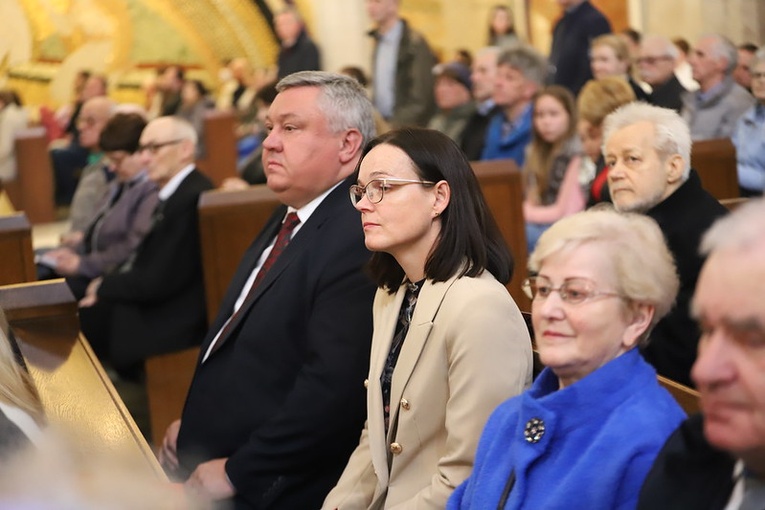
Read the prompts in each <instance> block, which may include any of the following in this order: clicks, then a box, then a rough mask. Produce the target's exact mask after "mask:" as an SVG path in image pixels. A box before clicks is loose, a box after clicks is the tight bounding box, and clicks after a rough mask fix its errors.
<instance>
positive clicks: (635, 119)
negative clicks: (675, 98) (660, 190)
mask: <svg viewBox="0 0 765 510" xmlns="http://www.w3.org/2000/svg"><path fill="white" fill-rule="evenodd" d="M639 122H648V123H650V124H652V125H653V127H654V130H655V132H656V136H655V137H654V148H655V149H656V151H657V152H658V153H659V156H661V157H662V158H663V159H664V158H668V157H670V156H672V155H674V154H679V155H680V157H681V158H683V163H684V165H685V166H684V168H683V177H682V179H683V182H685V181H686V180H687V179H688V176H689V175H690V172H691V131H690V129H689V128H688V123H687V122H685V121H684V120H683V118H682V117H680V115H678V113H677V112H676V111H675V110H671V109H669V108H660V107H658V106H654V105H650V104H647V103H639V102H632V103H627V104H625V105H623V106H620V107H619V108H617V109H616V110H615V111H614V112H613V113H611V114H610V115H608V116H607V117H606V119H605V120H604V121H603V147H605V146H606V144H607V143H608V140H609V139H610V138H611V135H613V134H614V133H615V132H616V131H618V130H620V129H622V128H625V127H628V126H632V125H633V124H637V123H639Z"/></svg>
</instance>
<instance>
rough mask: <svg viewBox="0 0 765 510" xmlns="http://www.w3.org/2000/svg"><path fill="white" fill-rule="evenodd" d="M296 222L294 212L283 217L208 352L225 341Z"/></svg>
mask: <svg viewBox="0 0 765 510" xmlns="http://www.w3.org/2000/svg"><path fill="white" fill-rule="evenodd" d="M298 223H300V218H298V215H297V214H296V213H294V212H291V213H289V214H288V215H287V217H286V218H284V222H283V223H282V228H281V229H280V230H279V233H278V234H277V235H276V242H275V243H274V247H273V248H271V253H269V254H268V257H266V260H265V262H263V265H262V266H261V267H260V271H258V275H257V276H256V277H255V280H254V281H253V282H252V287H250V290H249V291H248V292H247V297H246V298H244V301H242V306H240V307H239V309H238V310H237V311H236V313H234V314H233V315H232V316H231V318H230V319H229V320H228V322H227V323H226V326H225V327H224V328H223V331H221V333H220V335H218V340H217V341H216V342H215V345H214V346H213V348H212V350H211V351H210V354H212V353H214V352H215V351H217V350H218V349H220V347H221V345H223V343H224V342H225V341H226V337H228V334H229V333H230V330H231V328H232V325H233V324H234V321H235V320H236V316H237V315H238V314H239V312H240V311H242V310H244V309H245V307H246V305H247V303H248V302H249V301H250V299H251V298H252V296H253V294H255V290H256V289H257V288H258V285H260V282H261V281H262V280H263V277H265V276H266V273H268V270H269V269H271V266H273V265H274V262H276V259H278V258H279V255H281V254H282V252H283V251H284V248H286V247H287V245H288V244H289V242H290V238H291V237H292V231H293V230H295V227H297V226H298Z"/></svg>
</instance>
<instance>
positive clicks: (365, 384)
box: [364, 379, 369, 388]
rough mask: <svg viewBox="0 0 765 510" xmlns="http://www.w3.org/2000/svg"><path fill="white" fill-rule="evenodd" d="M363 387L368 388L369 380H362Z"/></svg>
mask: <svg viewBox="0 0 765 510" xmlns="http://www.w3.org/2000/svg"><path fill="white" fill-rule="evenodd" d="M364 387H365V388H369V379H364Z"/></svg>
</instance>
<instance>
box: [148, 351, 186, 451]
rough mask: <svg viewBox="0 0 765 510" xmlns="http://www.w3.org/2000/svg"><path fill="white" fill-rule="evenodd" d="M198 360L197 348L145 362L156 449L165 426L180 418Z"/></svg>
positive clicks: (163, 433) (152, 358) (159, 356)
mask: <svg viewBox="0 0 765 510" xmlns="http://www.w3.org/2000/svg"><path fill="white" fill-rule="evenodd" d="M198 357H199V347H192V348H190V349H186V350H183V351H178V352H171V353H168V354H160V355H158V356H152V357H150V358H148V359H147V360H146V364H145V366H146V393H147V394H148V397H149V416H150V418H151V430H152V434H153V437H154V446H155V448H157V449H159V448H160V447H161V446H162V439H163V438H164V436H165V431H166V430H167V427H169V426H170V424H171V423H172V422H173V421H175V420H177V419H178V418H180V417H181V412H183V404H184V402H185V401H186V395H187V394H188V392H189V387H190V386H191V379H192V378H193V377H194V369H195V368H196V365H197V358H198Z"/></svg>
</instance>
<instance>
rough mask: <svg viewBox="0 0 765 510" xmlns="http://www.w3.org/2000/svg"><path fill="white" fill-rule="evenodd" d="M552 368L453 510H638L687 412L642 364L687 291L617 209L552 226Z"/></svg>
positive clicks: (545, 304) (490, 430)
mask: <svg viewBox="0 0 765 510" xmlns="http://www.w3.org/2000/svg"><path fill="white" fill-rule="evenodd" d="M529 269H530V270H531V271H532V272H533V273H536V276H535V277H532V278H529V279H528V280H527V281H526V282H525V285H524V286H525V289H526V291H527V293H528V294H529V297H531V298H532V299H533V301H532V307H531V317H532V322H533V325H534V332H535V339H536V346H537V349H538V351H539V356H540V358H541V361H542V362H543V363H544V364H545V365H546V368H545V369H544V370H543V371H542V373H541V374H540V375H539V376H538V378H537V379H536V380H535V381H534V384H533V385H532V387H531V389H529V390H528V391H527V392H525V393H524V394H523V395H521V396H519V397H516V398H513V399H510V400H508V401H507V402H505V403H503V404H502V405H501V406H499V407H498V408H497V410H496V411H495V412H494V413H493V414H492V416H491V418H489V421H488V423H487V424H486V428H485V429H484V431H483V434H482V436H481V440H480V442H479V445H478V451H477V453H476V460H475V467H474V468H473V473H472V474H471V475H470V478H469V479H468V480H467V481H466V482H465V483H464V484H463V485H461V486H460V487H459V488H457V490H456V491H455V492H454V494H453V496H452V498H451V499H450V500H449V504H448V506H447V508H448V509H450V510H454V509H481V510H483V509H495V508H496V509H519V508H566V509H573V510H576V509H587V510H599V509H602V510H614V509H632V508H635V506H636V504H637V497H638V493H639V491H640V487H641V485H642V483H643V480H644V478H645V476H646V474H647V473H648V470H649V469H650V467H651V464H652V462H653V460H654V458H655V457H656V455H657V454H658V452H659V450H660V448H661V447H662V445H663V444H664V441H665V440H666V439H667V437H669V435H670V434H671V433H672V431H674V430H675V428H677V426H678V425H679V424H680V422H681V421H682V420H683V417H684V413H683V411H682V410H681V409H680V407H679V406H678V404H677V403H676V402H675V401H674V399H673V398H672V397H671V396H670V394H669V393H668V392H667V391H665V390H664V389H663V388H662V387H661V386H659V383H658V381H657V378H656V372H655V371H654V369H653V368H652V367H651V366H650V365H648V364H647V363H646V362H645V361H644V360H643V358H642V356H641V355H640V352H639V351H638V347H639V346H640V344H641V343H644V342H647V340H648V336H649V334H650V331H651V328H652V327H653V326H654V325H655V324H656V322H657V321H658V320H659V319H660V318H661V317H662V316H663V315H664V314H665V313H667V311H668V310H669V309H670V307H671V306H672V302H673V300H674V297H675V294H676V293H677V288H678V278H677V274H676V271H675V265H674V262H673V259H672V255H671V254H670V252H669V250H668V249H667V246H666V244H665V242H664V238H663V236H662V233H661V230H660V229H659V227H658V226H657V225H656V224H655V223H654V222H653V221H652V220H651V219H650V218H647V217H645V216H642V215H637V214H626V213H625V214H621V213H617V212H615V211H613V210H611V209H599V210H590V211H587V212H582V213H578V214H575V215H573V216H569V217H567V218H564V219H562V220H560V221H558V222H557V223H555V224H553V225H552V227H550V229H549V230H547V231H546V232H545V233H544V234H542V236H541V237H540V239H539V243H538V244H537V247H536V249H535V250H534V252H533V253H532V255H531V258H530V259H529Z"/></svg>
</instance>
